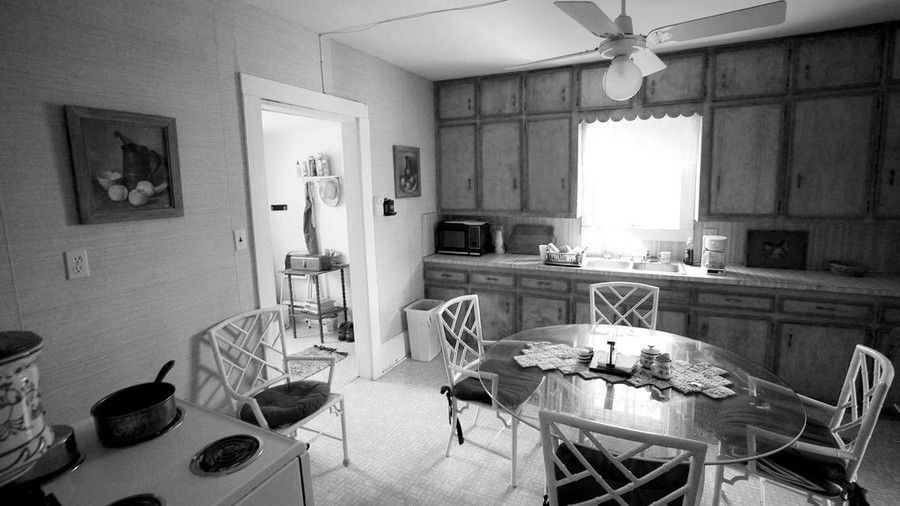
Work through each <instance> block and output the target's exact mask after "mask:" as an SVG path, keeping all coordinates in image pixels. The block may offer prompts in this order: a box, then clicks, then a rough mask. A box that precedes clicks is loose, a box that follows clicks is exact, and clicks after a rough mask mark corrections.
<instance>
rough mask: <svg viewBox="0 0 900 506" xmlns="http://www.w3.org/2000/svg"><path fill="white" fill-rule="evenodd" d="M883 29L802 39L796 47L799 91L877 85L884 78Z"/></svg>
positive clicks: (795, 75) (796, 83) (795, 66)
mask: <svg viewBox="0 0 900 506" xmlns="http://www.w3.org/2000/svg"><path fill="white" fill-rule="evenodd" d="M882 39H883V37H882V36H881V33H880V32H872V31H867V32H855V33H854V32H851V33H838V34H829V35H827V36H815V37H810V38H806V39H801V40H800V41H799V42H797V47H796V48H795V50H794V57H793V61H794V83H795V87H796V89H797V90H800V91H805V90H817V89H825V88H835V87H840V86H861V85H867V84H878V82H879V80H880V79H881V55H882Z"/></svg>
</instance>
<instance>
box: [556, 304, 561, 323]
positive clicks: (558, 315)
mask: <svg viewBox="0 0 900 506" xmlns="http://www.w3.org/2000/svg"><path fill="white" fill-rule="evenodd" d="M556 319H557V320H559V321H562V308H561V307H560V308H556Z"/></svg>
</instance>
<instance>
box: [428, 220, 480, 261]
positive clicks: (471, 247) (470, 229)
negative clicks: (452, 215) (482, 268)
mask: <svg viewBox="0 0 900 506" xmlns="http://www.w3.org/2000/svg"><path fill="white" fill-rule="evenodd" d="M435 245H436V246H437V252H438V253H450V254H452V255H472V256H481V255H484V254H485V253H490V252H491V247H492V245H491V224H490V223H487V222H484V221H442V222H440V223H438V225H437V231H436V232H435Z"/></svg>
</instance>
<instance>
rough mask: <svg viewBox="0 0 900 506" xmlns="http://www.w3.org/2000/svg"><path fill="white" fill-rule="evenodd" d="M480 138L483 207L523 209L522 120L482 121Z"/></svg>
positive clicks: (510, 209) (494, 209) (484, 208)
mask: <svg viewBox="0 0 900 506" xmlns="http://www.w3.org/2000/svg"><path fill="white" fill-rule="evenodd" d="M480 139H481V149H480V155H481V165H480V167H481V208H482V209H483V210H485V211H520V210H521V207H522V198H521V193H522V190H521V188H522V185H521V182H522V179H521V175H522V123H521V122H519V121H514V122H503V123H483V124H482V125H481V137H480Z"/></svg>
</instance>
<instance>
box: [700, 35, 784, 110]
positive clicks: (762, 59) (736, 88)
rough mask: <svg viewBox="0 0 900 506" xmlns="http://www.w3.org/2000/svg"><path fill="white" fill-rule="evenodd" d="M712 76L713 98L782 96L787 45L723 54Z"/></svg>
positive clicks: (725, 52)
mask: <svg viewBox="0 0 900 506" xmlns="http://www.w3.org/2000/svg"><path fill="white" fill-rule="evenodd" d="M715 59H716V64H715V65H716V66H715V71H714V73H713V97H714V98H717V99H718V98H738V97H764V96H770V95H780V94H782V93H784V91H785V87H786V86H787V75H788V72H787V65H788V63H787V45H786V44H776V45H766V46H759V47H753V48H749V49H736V50H732V51H721V52H719V53H717V54H716V56H715Z"/></svg>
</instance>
